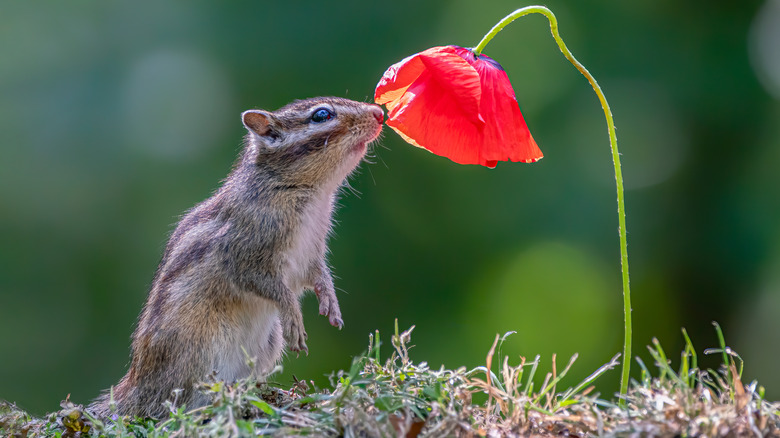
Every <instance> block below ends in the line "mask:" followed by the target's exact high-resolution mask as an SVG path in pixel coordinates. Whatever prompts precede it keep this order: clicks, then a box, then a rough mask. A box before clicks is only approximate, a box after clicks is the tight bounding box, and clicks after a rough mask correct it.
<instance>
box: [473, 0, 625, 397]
mask: <svg viewBox="0 0 780 438" xmlns="http://www.w3.org/2000/svg"><path fill="white" fill-rule="evenodd" d="M528 14H542V15H544V16H545V17H547V20H548V21H549V22H550V32H551V33H552V36H553V38H554V39H555V42H556V43H557V44H558V47H559V48H560V50H561V52H562V53H563V56H565V57H566V59H568V60H569V62H571V63H572V64H573V65H574V67H576V68H577V70H579V71H580V73H582V75H583V76H585V78H586V79H587V80H588V82H590V85H591V86H592V87H593V91H595V92H596V95H597V96H598V98H599V101H600V102H601V107H602V108H603V109H604V116H605V117H606V119H607V130H608V131H609V145H610V147H611V148H612V163H613V165H614V166H615V184H616V186H617V204H618V226H619V234H620V265H621V269H622V273H623V315H624V322H625V341H624V343H623V367H622V375H621V378H620V394H621V396H625V395H626V393H627V392H628V379H629V371H630V368H631V332H632V329H631V290H630V288H629V278H628V247H627V246H628V243H627V238H626V205H625V200H624V199H623V172H622V171H621V169H620V153H619V152H618V146H617V135H616V134H615V122H614V121H613V119H612V111H611V110H610V109H609V104H608V103H607V98H606V97H604V93H603V92H602V91H601V87H599V84H598V83H597V82H596V79H595V78H593V76H592V75H591V74H590V72H588V70H587V69H586V68H585V67H584V66H583V65H582V64H580V62H579V61H577V59H575V58H574V55H572V54H571V52H570V51H569V49H568V48H567V47H566V44H564V42H563V40H562V39H561V36H560V35H559V34H558V20H557V19H556V18H555V15H554V14H553V13H552V11H550V10H549V9H547V8H545V7H544V6H528V7H525V8H521V9H518V10H516V11H514V12H512V13H511V14H509V15H507V16H506V17H504V18H503V19H502V20H501V21H500V22H499V23H498V24H496V25H495V26H493V28H492V29H490V32H488V33H487V34H486V35H485V36H484V37H483V38H482V41H480V42H479V44H477V47H475V48H474V49H473V50H474V53H475V54H477V55H479V54H480V53H482V50H484V49H485V46H487V44H488V43H489V42H490V40H492V39H493V37H494V36H496V34H498V33H499V32H500V31H501V29H503V28H504V27H505V26H506V25H508V24H509V23H511V22H512V21H514V20H516V19H518V18H520V17H522V16H524V15H528ZM625 402H626V401H625V397H621V398H620V405H621V406H625Z"/></svg>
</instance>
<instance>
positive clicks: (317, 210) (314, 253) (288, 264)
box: [284, 193, 334, 293]
mask: <svg viewBox="0 0 780 438" xmlns="http://www.w3.org/2000/svg"><path fill="white" fill-rule="evenodd" d="M333 197H334V195H333V194H329V193H322V194H318V195H317V196H315V197H314V198H312V199H311V200H310V202H308V203H307V204H305V205H304V207H303V209H302V211H301V215H300V221H299V223H298V224H297V226H296V227H295V232H294V234H293V237H292V239H291V242H290V246H289V247H288V249H287V251H286V253H285V254H284V283H285V285H287V287H288V288H290V290H291V291H293V292H295V293H301V292H302V291H303V289H306V288H311V287H313V281H314V278H312V268H314V267H316V266H318V265H319V263H320V262H322V261H323V260H324V258H325V253H326V251H327V238H328V233H329V232H330V229H331V216H332V214H333Z"/></svg>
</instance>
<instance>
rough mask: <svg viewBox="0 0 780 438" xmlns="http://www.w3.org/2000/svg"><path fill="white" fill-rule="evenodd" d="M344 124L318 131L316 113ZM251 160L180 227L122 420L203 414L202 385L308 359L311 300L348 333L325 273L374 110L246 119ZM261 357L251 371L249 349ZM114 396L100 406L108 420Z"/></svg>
mask: <svg viewBox="0 0 780 438" xmlns="http://www.w3.org/2000/svg"><path fill="white" fill-rule="evenodd" d="M323 107H324V108H328V109H329V110H330V111H333V112H334V113H335V117H333V118H332V119H331V120H327V121H324V122H322V123H315V122H313V121H312V114H313V112H314V111H316V110H317V109H318V108H323ZM243 120H244V124H245V126H246V127H247V130H248V134H247V137H246V141H245V147H244V150H243V152H242V154H241V156H240V157H239V159H238V161H237V162H236V164H235V166H234V168H233V170H232V172H231V173H230V175H228V177H227V178H226V179H225V181H224V182H223V184H222V186H221V187H220V188H219V189H218V190H217V191H216V193H215V194H214V195H213V196H212V197H211V198H209V199H207V200H205V201H204V202H202V203H201V204H199V205H197V206H195V207H194V208H193V209H192V210H190V211H189V212H188V213H187V214H186V215H185V216H184V217H183V218H182V219H181V221H180V222H179V224H178V225H177V227H176V229H175V231H174V232H173V234H172V235H171V238H170V240H169V242H168V244H167V246H166V248H165V253H164V254H163V257H162V261H161V262H160V265H159V267H158V269H157V272H156V274H155V277H154V282H153V284H152V287H151V290H150V292H149V297H148V299H147V302H146V305H145V306H144V309H143V311H142V312H141V315H140V317H139V320H138V325H137V327H136V330H135V332H134V333H133V342H132V359H131V362H130V369H129V370H128V371H127V374H126V375H125V376H124V377H123V378H122V379H121V380H120V381H119V383H118V384H117V385H116V386H114V387H113V392H114V400H115V402H116V407H117V412H118V413H119V414H120V415H138V416H150V417H159V416H162V415H164V414H165V408H164V406H163V402H164V401H165V400H169V399H170V400H172V399H173V398H172V391H173V390H174V389H179V390H181V392H180V394H179V395H178V400H177V403H178V404H179V405H181V404H186V405H187V407H189V408H192V407H196V406H200V405H202V404H204V403H205V401H206V400H205V399H204V396H203V395H202V394H199V393H198V392H197V390H196V389H195V387H194V386H195V384H196V383H197V382H199V381H201V380H203V379H204V377H205V376H206V375H207V374H209V373H211V372H217V376H218V377H220V378H224V379H227V380H230V379H235V378H239V377H243V376H247V375H249V374H252V373H255V374H258V375H262V374H263V373H267V372H268V371H270V370H271V369H272V368H273V366H274V365H275V364H276V363H277V362H278V360H279V359H280V357H281V355H282V351H283V348H284V345H285V344H286V345H287V346H288V347H289V348H290V350H292V351H308V350H307V347H306V342H305V339H306V332H305V330H304V328H303V319H302V316H301V310H300V297H301V295H302V293H303V291H304V290H306V289H313V290H314V291H315V292H316V294H317V297H318V299H319V301H320V314H322V315H326V316H328V318H329V321H330V323H331V325H333V326H336V327H339V328H341V326H342V324H343V322H342V321H341V311H340V309H339V305H338V300H337V299H336V295H335V291H334V289H333V280H332V278H331V274H330V270H329V269H328V267H327V264H326V261H325V255H326V250H327V247H326V243H327V242H326V239H327V234H328V232H329V230H330V223H331V214H332V211H333V203H334V200H335V196H336V193H337V191H338V189H339V187H340V186H341V185H342V184H343V182H344V180H345V178H346V177H347V176H348V175H349V174H350V173H351V172H352V171H353V170H354V168H355V167H356V166H357V164H358V163H359V162H360V160H361V159H362V157H363V155H364V153H365V147H366V146H365V145H366V143H367V142H370V141H373V140H374V139H375V138H376V137H377V136H378V135H379V132H380V131H381V127H382V125H381V121H382V112H381V109H380V108H379V107H377V106H376V105H369V104H363V103H358V102H353V101H350V100H346V99H340V98H315V99H308V100H302V101H296V102H293V103H291V104H289V105H287V106H285V107H284V108H281V109H280V110H278V111H276V112H274V113H271V112H266V111H260V110H257V111H247V112H245V113H244V114H243ZM242 347H243V348H245V349H246V351H248V352H249V353H250V354H251V355H253V356H255V361H256V364H257V365H256V368H255V369H249V367H248V366H247V364H246V361H245V360H244V359H245V358H244V357H243V356H242V355H241V351H242V350H241V348H242ZM108 403H109V394H108V393H106V394H103V395H102V396H101V397H99V398H98V399H97V400H96V401H95V402H94V403H93V404H92V405H91V409H92V411H93V412H94V413H95V414H96V415H98V416H107V415H109V414H110V410H109V406H108Z"/></svg>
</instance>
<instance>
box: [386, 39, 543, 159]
mask: <svg viewBox="0 0 780 438" xmlns="http://www.w3.org/2000/svg"><path fill="white" fill-rule="evenodd" d="M374 100H375V101H376V103H378V104H380V105H383V104H384V105H385V106H387V110H388V114H387V125H388V126H390V127H391V128H393V129H394V130H395V131H396V132H397V133H398V134H400V135H401V137H403V138H404V140H406V141H407V142H409V143H410V144H413V145H415V146H418V147H422V148H425V149H427V150H429V151H431V152H433V153H434V154H437V155H441V156H445V157H447V158H449V159H451V160H452V161H454V162H456V163H460V164H481V165H483V166H488V167H495V166H496V163H497V162H499V161H522V162H524V163H533V162H534V161H538V160H539V159H540V158H542V151H540V150H539V147H538V146H537V145H536V142H535V141H534V139H533V138H532V137H531V133H530V132H529V131H528V126H526V124H525V120H523V115H522V114H521V113H520V106H519V105H518V104H517V99H515V92H514V90H512V85H511V84H510V83H509V78H508V77H507V75H506V72H505V71H504V69H503V68H501V65H499V64H498V63H497V62H496V61H494V60H493V59H491V58H490V57H488V56H485V55H479V56H477V55H475V54H474V52H472V51H471V50H469V49H465V48H463V47H457V46H445V47H433V48H430V49H428V50H425V51H423V52H420V53H417V54H415V55H412V56H410V57H408V58H406V59H404V60H403V61H401V62H399V63H397V64H394V65H392V66H391V67H390V68H389V69H387V71H386V72H385V74H384V75H383V76H382V79H381V80H380V81H379V84H378V85H377V87H376V92H375V94H374Z"/></svg>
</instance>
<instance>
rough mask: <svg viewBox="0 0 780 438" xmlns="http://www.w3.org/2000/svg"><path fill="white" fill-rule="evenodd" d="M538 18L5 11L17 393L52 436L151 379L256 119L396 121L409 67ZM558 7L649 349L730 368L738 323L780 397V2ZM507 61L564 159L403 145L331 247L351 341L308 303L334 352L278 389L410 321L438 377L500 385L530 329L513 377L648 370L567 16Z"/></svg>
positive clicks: (541, 133) (0, 330) (4, 191)
mask: <svg viewBox="0 0 780 438" xmlns="http://www.w3.org/2000/svg"><path fill="white" fill-rule="evenodd" d="M478 4H480V6H477V5H478ZM528 4H529V3H526V2H517V1H504V0H501V1H492V2H476V1H464V0H457V1H441V0H438V1H425V2H420V1H393V2H375V1H370V0H363V1H359V2H358V1H332V2H305V1H301V2H285V3H284V5H282V2H275V3H271V2H260V1H254V2H247V1H242V2H203V1H196V2H184V1H172V2H153V1H134V2H98V1H86V0H84V1H82V0H77V1H71V2H58V1H42V2H20V1H8V0H2V1H0V54H2V55H1V57H0V205H1V206H0V244H1V245H2V250H0V258H1V259H0V398H4V399H8V400H11V401H16V402H17V403H18V404H19V405H20V406H21V407H23V408H26V409H30V410H32V411H33V412H35V413H38V414H40V413H43V412H46V411H51V410H55V409H56V408H57V407H58V402H59V401H60V400H61V399H63V398H65V396H66V395H67V394H69V393H70V394H71V398H72V399H73V400H75V401H77V402H80V403H86V402H88V401H89V400H90V399H91V398H93V397H95V396H96V395H97V394H98V392H99V391H100V390H101V389H104V388H107V387H109V386H110V385H111V384H113V383H115V382H116V381H117V380H118V379H119V377H120V376H121V375H122V374H123V373H124V372H125V370H126V366H127V363H128V360H129V342H130V341H129V339H130V334H131V333H132V329H133V325H134V322H135V319H136V317H137V315H138V313H139V311H140V309H141V306H142V305H143V303H144V300H145V297H146V293H147V288H148V286H149V283H150V282H151V280H152V275H153V272H154V270H155V268H156V265H157V262H158V261H159V257H160V255H161V252H162V248H163V245H164V244H165V242H166V237H167V235H168V233H169V232H170V231H171V230H172V228H173V225H174V224H175V222H176V220H177V218H178V217H179V215H180V214H181V213H182V212H183V211H185V210H186V209H187V208H189V207H191V206H192V205H194V204H195V203H197V202H199V201H201V200H203V199H204V198H206V197H208V196H209V194H210V193H211V192H212V190H214V189H215V188H216V187H217V185H218V183H219V181H220V179H221V178H223V177H224V176H225V175H226V174H227V172H228V170H229V169H230V166H231V164H232V161H233V159H234V157H235V155H236V153H237V151H238V150H239V148H240V143H241V138H242V136H243V134H244V131H243V127H242V125H241V122H240V119H239V114H240V113H241V111H243V110H245V109H248V108H258V107H259V108H266V109H275V108H278V107H281V106H283V105H284V104H286V103H287V102H289V101H291V100H293V99H297V98H306V97H312V96H317V95H337V96H344V97H349V98H352V99H355V100H361V101H369V100H371V98H372V96H373V90H374V86H375V84H376V82H377V81H378V79H379V78H380V76H381V75H382V73H383V72H384V70H385V69H386V68H387V67H388V66H389V65H390V64H392V63H394V62H396V61H398V60H400V59H402V58H404V57H406V56H408V55H410V54H412V53H415V52H418V51H421V50H424V49H426V48H428V47H431V46H435V45H445V44H458V45H463V46H471V45H475V44H476V43H477V42H478V41H479V39H480V38H481V37H482V35H483V34H484V33H485V32H486V31H487V30H488V29H489V28H490V27H491V26H492V25H493V24H494V23H495V22H497V21H498V20H499V19H500V18H501V17H503V16H504V15H505V14H507V13H509V12H510V11H511V10H513V9H515V8H518V7H521V6H525V5H528ZM545 4H546V5H547V6H549V7H550V8H551V9H552V10H553V11H554V12H555V13H556V14H557V16H558V19H559V23H560V27H561V33H562V35H563V37H564V39H565V40H566V41H567V43H568V45H569V47H570V48H571V50H572V51H573V52H574V54H575V55H576V56H577V57H578V58H579V59H580V60H581V61H582V62H583V63H584V64H585V65H586V66H587V67H588V68H589V69H590V71H591V72H592V73H593V74H594V75H595V76H596V78H597V79H598V80H599V82H600V84H601V85H602V87H603V89H604V91H605V93H606V95H607V98H608V99H609V101H610V102H611V104H612V110H613V113H614V114H615V120H616V124H617V127H618V137H619V141H620V147H621V151H622V155H623V165H624V174H625V180H626V184H627V187H628V190H627V193H626V198H627V208H628V230H629V248H630V250H629V251H630V261H631V268H632V270H631V272H632V283H631V285H632V290H633V293H634V321H635V337H634V340H635V346H636V347H635V351H636V352H637V353H638V354H640V355H641V356H643V357H644V358H645V361H646V362H650V360H649V358H648V357H647V354H646V351H645V349H644V345H646V344H647V343H649V342H650V339H651V338H652V337H653V336H657V337H658V338H659V339H660V341H661V342H662V343H663V345H665V346H666V349H667V352H668V354H669V355H670V356H671V357H672V358H678V356H677V354H676V353H675V352H676V351H679V350H680V348H681V336H680V332H679V330H680V328H681V327H686V328H687V329H688V331H689V333H690V334H691V337H692V338H693V341H694V343H695V344H696V346H697V348H699V349H703V348H705V347H712V346H715V345H716V338H715V334H714V331H713V330H712V326H711V324H710V322H711V321H713V320H717V321H719V322H720V323H721V324H722V325H723V327H724V329H725V333H726V339H727V342H728V343H729V345H730V346H731V347H733V348H734V349H736V350H737V351H738V352H739V353H741V355H742V356H743V357H744V358H745V360H746V366H745V380H746V381H750V380H752V379H758V380H759V382H761V383H762V384H764V385H766V386H767V387H768V395H769V396H770V398H775V399H777V398H780V374H778V372H777V363H778V360H780V349H778V347H779V346H780V345H779V344H780V226H778V225H780V223H779V219H780V193H779V190H778V188H779V187H780V172H778V167H780V166H779V165H780V147H779V146H780V2H779V1H778V0H767V1H758V2H757V1H748V2H741V3H739V5H740V6H735V4H734V3H733V2H712V1H701V0H700V1H688V2H684V3H681V2H677V1H671V0H662V1H658V0H641V1H632V2H624V1H616V0H613V1H589V2H571V1H570V2H564V1H562V0H549V1H547V2H545ZM486 53H487V54H488V55H490V56H492V57H494V58H495V59H496V60H498V61H499V62H501V63H502V64H503V66H504V68H505V69H506V70H507V72H508V73H509V76H510V79H511V80H512V82H513V84H514V86H515V91H516V93H517V96H518V100H519V101H520V102H521V105H522V107H523V111H524V114H525V117H526V120H527V122H528V125H529V126H530V128H531V131H532V133H533V135H534V137H535V139H536V141H537V142H538V144H539V145H540V147H541V148H542V150H543V151H544V153H545V159H544V160H542V161H541V162H539V163H537V164H532V165H524V164H508V163H501V164H499V166H498V168H496V169H495V170H489V169H485V168H481V167H477V166H459V165H456V164H454V163H452V162H450V161H448V160H446V159H444V158H439V157H435V156H433V155H431V154H429V153H427V152H425V151H422V150H419V149H416V148H413V147H411V146H408V145H406V144H405V143H403V142H402V141H401V140H400V138H399V137H398V136H397V135H396V134H395V133H394V132H392V131H391V130H389V129H387V128H386V129H385V131H386V132H385V136H384V139H383V141H382V142H381V145H380V146H379V147H377V148H376V153H375V157H374V158H373V159H372V161H374V162H375V164H368V165H367V164H364V165H363V166H362V167H361V171H360V173H359V174H358V175H356V176H355V177H354V179H353V181H352V185H353V186H354V187H355V188H356V189H357V191H359V192H360V194H359V196H358V195H356V194H353V193H349V192H348V193H345V196H343V199H342V201H341V204H342V206H341V208H340V210H339V212H338V224H337V227H336V233H335V235H334V237H333V238H332V240H331V245H330V247H331V250H332V255H331V257H330V261H331V264H332V265H333V267H334V273H335V274H336V275H337V277H338V278H337V279H336V285H337V288H339V289H341V290H342V292H341V293H340V294H339V298H340V301H341V308H342V310H343V313H344V320H345V322H346V326H345V328H344V330H343V331H341V332H339V331H337V330H335V329H334V328H332V327H330V326H329V325H328V324H327V321H326V320H325V318H323V317H320V316H318V315H317V311H316V310H317V309H316V300H315V299H314V297H313V296H308V297H307V298H306V299H305V301H304V312H305V321H306V328H307V330H308V333H309V348H310V354H309V356H308V357H301V358H297V359H296V358H295V357H294V356H291V357H288V358H287V359H286V360H285V361H284V366H285V372H284V374H281V375H278V376H276V379H277V380H278V381H280V382H283V383H289V382H291V380H292V376H293V375H295V376H296V377H297V378H301V379H307V380H308V379H313V380H315V382H317V383H318V384H325V382H327V379H326V377H325V375H327V374H328V373H330V372H331V371H332V370H336V369H340V368H345V367H348V366H349V364H350V361H351V357H352V356H354V355H356V354H359V353H360V352H361V351H362V350H363V349H364V348H365V347H366V345H367V336H368V334H369V333H371V332H372V331H373V330H374V329H379V330H380V331H382V333H383V334H384V336H385V339H387V336H388V335H389V334H390V332H391V329H392V324H393V319H394V318H396V317H397V318H398V319H399V324H400V326H401V327H402V328H406V327H408V326H410V325H412V324H416V326H417V329H416V331H415V335H414V337H413V341H414V344H415V345H416V347H415V348H414V349H413V350H412V356H413V358H414V359H416V360H426V361H428V362H429V363H430V364H431V365H432V366H434V367H438V366H439V365H441V364H444V365H446V366H449V367H457V366H460V365H465V366H468V367H473V366H477V365H480V364H482V363H484V357H485V354H486V352H487V350H488V349H489V347H490V344H491V342H492V340H493V337H494V336H495V334H496V333H502V334H503V333H505V332H507V331H509V330H515V331H517V332H518V333H517V334H516V335H514V336H513V337H510V338H509V340H508V341H507V343H506V344H505V345H504V351H505V352H506V353H508V354H510V357H512V360H513V361H517V360H518V355H523V356H529V357H531V358H532V357H533V356H534V355H536V354H542V356H543V358H544V360H545V361H546V363H549V358H550V355H551V354H552V353H553V352H557V353H558V357H559V358H560V359H559V367H560V366H561V365H562V364H561V363H560V362H564V361H565V360H566V358H568V357H569V356H570V355H571V354H573V353H574V352H579V354H580V360H579V361H578V363H577V365H575V368H574V371H573V372H572V375H573V376H574V377H576V378H582V377H584V376H586V375H587V374H589V373H590V372H592V371H593V370H594V369H595V368H596V367H598V366H599V365H601V364H602V363H604V362H606V361H608V360H609V358H610V357H611V356H612V355H614V354H615V353H617V352H619V351H620V350H621V342H622V321H623V316H622V311H621V303H622V301H621V300H622V298H621V287H620V266H619V253H618V239H617V218H616V215H615V209H616V206H615V194H614V192H615V189H614V176H613V173H612V162H611V158H610V153H609V149H608V139H607V133H606V128H605V123H604V120H603V115H602V112H601V108H600V106H599V104H598V101H597V99H596V97H595V95H594V94H593V92H592V90H591V89H590V87H589V85H588V84H587V82H586V81H585V79H584V78H583V77H582V76H580V75H579V73H578V72H577V71H576V70H575V69H574V68H573V67H572V66H571V65H570V64H569V63H568V62H567V61H566V60H565V59H564V58H563V56H561V54H560V53H559V52H558V49H557V47H556V45H555V43H554V42H553V40H552V38H551V37H550V33H549V28H548V25H547V22H546V20H545V19H544V18H543V17H542V16H538V15H534V16H530V17H525V18H523V19H521V20H520V21H518V22H515V23H514V24H513V25H512V26H510V27H509V28H507V29H506V30H504V32H502V33H501V34H500V35H499V36H498V37H497V38H496V39H495V40H494V41H493V42H492V43H491V45H490V46H488V48H487V50H486ZM385 352H386V353H387V350H385ZM676 362H677V361H676V360H675V364H676ZM705 364H707V365H710V366H714V365H716V364H717V362H715V361H712V362H705ZM617 381H618V371H613V372H612V374H611V375H610V376H608V377H606V378H605V380H604V381H603V382H602V383H601V386H599V390H600V391H601V392H602V393H603V394H604V395H605V396H607V397H609V396H611V393H612V392H613V391H615V390H616V388H617Z"/></svg>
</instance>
